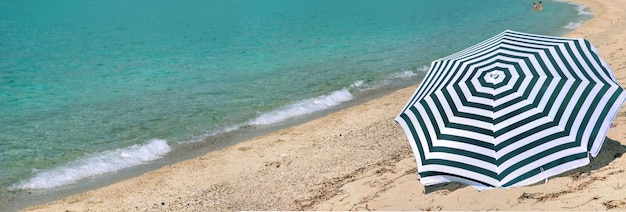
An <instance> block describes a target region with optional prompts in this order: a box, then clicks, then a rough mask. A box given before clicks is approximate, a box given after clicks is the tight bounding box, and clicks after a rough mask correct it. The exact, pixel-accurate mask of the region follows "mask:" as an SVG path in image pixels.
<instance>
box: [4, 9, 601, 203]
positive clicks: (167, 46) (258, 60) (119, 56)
mask: <svg viewBox="0 0 626 212" xmlns="http://www.w3.org/2000/svg"><path fill="white" fill-rule="evenodd" d="M532 3H533V1H528V0H511V1H500V0H484V1H467V0H442V1H432V0H394V1H382V0H343V1H330V0H316V1H303V0H264V1H254V0H231V1H219V0H186V1H173V0H149V1H148V0H124V1H121V0H57V1H48V0H0V210H1V209H2V208H5V207H8V206H9V205H14V203H15V201H24V199H28V195H35V194H40V195H44V196H45V195H46V192H47V191H53V190H57V191H58V190H63V189H68V188H70V187H71V186H75V185H80V184H81V183H85V182H86V181H89V182H92V181H94V179H96V181H97V179H98V178H101V177H103V176H108V175H111V173H118V172H121V171H124V170H133V169H139V168H138V167H145V166H149V165H150V164H157V163H158V162H159V161H161V162H162V161H167V160H168V158H174V157H178V158H181V157H182V158H184V157H185V155H186V154H187V152H186V151H189V150H190V149H197V147H208V148H207V149H211V148H210V147H214V148H221V147H223V146H225V145H228V144H227V143H228V141H229V140H232V138H233V137H237V136H236V135H238V134H242V133H245V131H248V130H255V129H263V128H268V129H271V127H273V126H280V125H281V124H284V123H288V122H290V121H292V120H294V119H301V118H303V117H304V118H306V117H311V116H312V115H311V114H320V113H322V114H323V113H325V112H326V113H327V112H329V111H332V110H336V109H337V108H342V107H346V105H349V104H350V103H351V102H355V101H358V100H359V99H366V98H368V97H371V95H372V93H376V92H377V91H382V90H393V89H397V88H399V87H401V86H406V85H411V84H415V83H417V82H419V78H420V77H421V76H423V74H424V71H425V70H426V69H427V68H428V65H429V64H430V62H431V61H432V60H435V59H438V58H440V57H443V56H446V55H448V54H450V53H453V52H455V51H458V50H461V49H463V48H465V47H468V46H470V45H472V44H474V43H476V42H479V41H481V40H482V39H486V38H489V37H491V36H493V35H495V34H497V33H500V32H502V31H504V30H506V29H511V30H516V31H522V32H529V33H537V34H546V35H556V36H558V35H563V34H564V33H566V32H568V31H570V30H572V29H574V28H576V27H578V26H580V25H581V24H582V23H583V22H584V21H586V20H589V19H590V18H591V17H592V15H591V14H590V13H589V12H588V11H586V9H585V7H582V6H579V5H573V4H571V3H567V2H560V1H550V0H548V1H544V2H543V4H544V10H543V11H540V12H533V11H532ZM407 101H408V97H407ZM224 135H228V136H224ZM207 151H208V150H207ZM189 154H192V153H189ZM194 154H198V153H194ZM181 155H182V156H181ZM165 163H166V162H165ZM157 166H158V165H157ZM153 167H154V166H153ZM139 172H140V171H139ZM18 197H20V198H22V199H20V198H18ZM24 197H26V198H24ZM24 204H25V205H27V204H28V203H24Z"/></svg>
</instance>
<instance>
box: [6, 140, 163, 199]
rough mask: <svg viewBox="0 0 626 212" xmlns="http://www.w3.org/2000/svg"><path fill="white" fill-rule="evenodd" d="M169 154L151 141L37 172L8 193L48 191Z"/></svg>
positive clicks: (161, 144) (161, 141) (160, 141)
mask: <svg viewBox="0 0 626 212" xmlns="http://www.w3.org/2000/svg"><path fill="white" fill-rule="evenodd" d="M170 151H171V148H170V146H169V145H168V144H167V142H166V141H165V140H161V139H152V140H151V141H150V142H148V143H147V144H144V145H133V146H130V147H127V148H123V149H117V150H109V151H105V152H101V153H98V154H94V155H90V156H87V157H86V158H83V159H81V160H77V161H74V162H70V163H69V164H66V165H63V166H60V167H56V168H53V169H50V170H43V171H40V172H38V173H37V174H36V175H35V176H34V177H33V178H30V179H28V180H26V181H22V182H20V183H18V184H16V185H14V186H12V189H16V190H17V189H49V188H54V187H59V186H63V185H69V184H73V183H76V182H78V181H80V180H83V179H86V178H89V177H93V176H96V175H101V174H105V173H110V172H115V171H118V170H120V169H124V168H129V167H133V166H137V165H140V164H142V163H145V162H148V161H153V160H156V159H159V158H162V157H163V156H164V155H165V154H167V153H168V152H170Z"/></svg>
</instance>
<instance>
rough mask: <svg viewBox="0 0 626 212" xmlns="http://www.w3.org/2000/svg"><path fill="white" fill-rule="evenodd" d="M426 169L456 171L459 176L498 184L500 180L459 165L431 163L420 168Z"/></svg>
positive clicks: (422, 170)
mask: <svg viewBox="0 0 626 212" xmlns="http://www.w3.org/2000/svg"><path fill="white" fill-rule="evenodd" d="M426 171H439V172H447V173H454V174H455V175H458V176H463V177H467V178H470V179H476V180H479V181H482V182H485V183H489V184H492V185H498V180H496V179H494V178H492V177H489V176H487V175H484V174H481V173H477V172H472V171H469V170H466V169H460V168H457V167H451V166H444V165H438V164H430V165H426V166H422V169H421V170H420V172H426Z"/></svg>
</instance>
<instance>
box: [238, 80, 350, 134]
mask: <svg viewBox="0 0 626 212" xmlns="http://www.w3.org/2000/svg"><path fill="white" fill-rule="evenodd" d="M352 98H353V97H352V94H351V93H350V91H348V89H345V88H344V89H341V90H338V91H335V92H332V93H331V94H329V95H324V96H319V97H316V98H312V99H305V100H302V101H299V102H296V103H293V104H290V105H287V106H284V107H281V108H279V109H277V110H274V111H270V112H267V113H263V114H261V115H259V116H258V117H257V118H255V119H253V120H251V121H250V122H249V124H250V125H256V126H259V125H269V124H275V123H278V122H281V121H284V120H287V119H290V118H294V117H297V116H301V115H306V114H310V113H313V112H317V111H321V110H325V109H328V108H331V107H334V106H337V105H339V104H341V103H343V102H347V101H350V100H351V99H352Z"/></svg>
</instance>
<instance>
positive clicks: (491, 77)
mask: <svg viewBox="0 0 626 212" xmlns="http://www.w3.org/2000/svg"><path fill="white" fill-rule="evenodd" d="M485 78H486V79H485V81H487V82H488V83H491V84H494V85H495V84H498V83H501V82H502V81H504V78H506V75H505V74H504V72H503V71H501V70H494V71H491V72H489V73H487V74H486V75H485Z"/></svg>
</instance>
